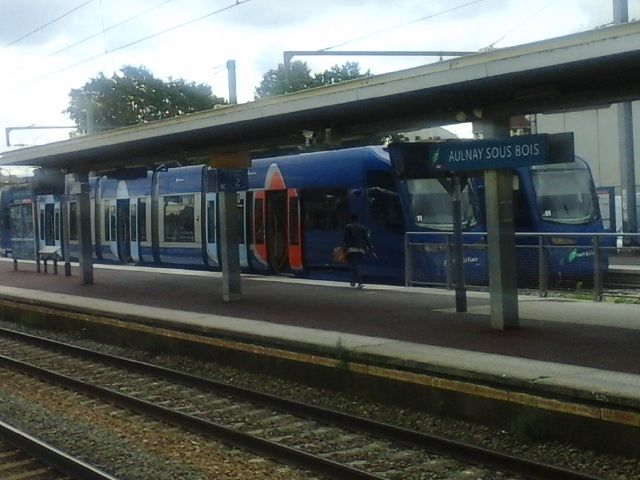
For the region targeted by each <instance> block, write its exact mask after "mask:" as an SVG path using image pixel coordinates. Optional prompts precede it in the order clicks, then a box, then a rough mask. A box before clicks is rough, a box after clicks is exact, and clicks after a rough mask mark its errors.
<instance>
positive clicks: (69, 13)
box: [0, 0, 95, 51]
mask: <svg viewBox="0 0 640 480" xmlns="http://www.w3.org/2000/svg"><path fill="white" fill-rule="evenodd" d="M92 2H95V0H87V1H86V2H84V3H82V4H80V5H78V6H76V7H73V8H72V9H71V10H69V11H67V12H66V13H63V14H62V15H60V16H59V17H56V18H54V19H53V20H50V21H49V22H47V23H45V24H44V25H40V26H39V27H37V28H35V29H33V30H31V31H30V32H29V33H26V34H24V35H22V36H21V37H19V38H16V39H15V40H12V41H10V42H9V43H7V44H6V45H4V46H2V47H0V51H2V50H4V49H5V48H8V47H11V46H13V45H15V44H16V43H18V42H21V41H22V40H24V39H26V38H29V37H30V36H31V35H33V34H35V33H37V32H39V31H40V30H44V29H45V28H47V27H48V26H50V25H53V24H54V23H56V22H57V21H59V20H62V19H63V18H64V17H67V16H69V15H71V14H72V13H73V12H75V11H77V10H80V9H81V8H82V7H84V6H86V5H89V4H90V3H92Z"/></svg>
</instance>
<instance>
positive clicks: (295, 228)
mask: <svg viewBox="0 0 640 480" xmlns="http://www.w3.org/2000/svg"><path fill="white" fill-rule="evenodd" d="M299 232H300V213H299V206H298V199H297V198H296V197H291V198H289V244H290V245H299V244H300V234H299Z"/></svg>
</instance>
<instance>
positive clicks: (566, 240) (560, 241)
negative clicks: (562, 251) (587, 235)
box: [549, 237, 578, 245]
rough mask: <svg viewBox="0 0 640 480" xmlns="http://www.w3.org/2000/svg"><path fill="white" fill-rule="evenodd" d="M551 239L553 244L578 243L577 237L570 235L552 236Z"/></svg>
mask: <svg viewBox="0 0 640 480" xmlns="http://www.w3.org/2000/svg"><path fill="white" fill-rule="evenodd" d="M549 241H550V242H551V245H575V244H577V243H578V240H577V239H575V238H568V237H551V238H550V239H549Z"/></svg>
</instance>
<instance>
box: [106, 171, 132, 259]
mask: <svg viewBox="0 0 640 480" xmlns="http://www.w3.org/2000/svg"><path fill="white" fill-rule="evenodd" d="M130 204H131V202H130V200H129V190H128V188H127V182H126V181H124V180H120V181H119V182H118V190H117V192H116V201H115V213H116V215H115V222H116V232H115V238H113V237H112V238H111V241H112V242H113V241H114V240H115V247H116V250H115V252H114V253H116V254H117V257H118V260H120V262H121V263H129V262H130V261H131V214H130ZM113 220H114V219H113V218H112V219H111V221H113ZM112 228H113V227H112Z"/></svg>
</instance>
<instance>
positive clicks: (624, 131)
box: [613, 0, 638, 243]
mask: <svg viewBox="0 0 640 480" xmlns="http://www.w3.org/2000/svg"><path fill="white" fill-rule="evenodd" d="M628 21H629V5H628V2H627V0H613V23H614V24H620V23H626V22H628ZM618 146H619V151H620V153H619V155H620V183H621V185H622V196H623V197H622V198H623V202H622V204H623V205H624V204H625V203H626V207H627V208H626V213H627V223H626V226H624V225H625V224H624V222H623V231H624V232H625V233H637V232H638V218H637V207H636V172H635V155H634V152H633V111H632V105H631V102H622V103H619V104H618ZM622 216H623V218H624V210H623V214H622ZM636 241H637V239H635V238H634V239H632V240H631V242H632V243H635V242H636Z"/></svg>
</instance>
